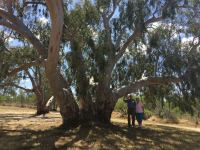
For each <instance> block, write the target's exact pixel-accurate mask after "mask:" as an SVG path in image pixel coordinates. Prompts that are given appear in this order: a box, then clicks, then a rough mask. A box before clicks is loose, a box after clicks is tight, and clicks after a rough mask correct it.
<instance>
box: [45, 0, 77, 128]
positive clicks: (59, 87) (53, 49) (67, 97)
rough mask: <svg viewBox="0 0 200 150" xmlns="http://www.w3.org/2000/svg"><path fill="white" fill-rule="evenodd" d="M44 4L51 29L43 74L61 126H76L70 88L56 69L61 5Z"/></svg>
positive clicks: (61, 14) (74, 107) (49, 0)
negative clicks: (55, 105)
mask: <svg viewBox="0 0 200 150" xmlns="http://www.w3.org/2000/svg"><path fill="white" fill-rule="evenodd" d="M46 3H47V6H48V8H49V11H50V16H51V21H52V28H51V36H50V42H49V48H48V57H47V62H46V67H45V72H46V76H47V79H48V81H49V83H50V87H51V89H52V91H53V95H54V96H55V98H56V100H57V101H58V104H59V107H60V113H61V116H62V118H63V125H64V126H71V125H76V124H77V123H78V122H79V108H78V105H77V103H76V101H75V99H74V97H73V94H72V92H71V89H70V86H69V85H68V83H67V82H66V80H65V79H64V78H63V76H62V75H61V74H60V72H59V71H58V68H57V65H58V60H59V49H60V39H61V35H62V29H63V4H62V1H61V0H56V1H55V0H46Z"/></svg>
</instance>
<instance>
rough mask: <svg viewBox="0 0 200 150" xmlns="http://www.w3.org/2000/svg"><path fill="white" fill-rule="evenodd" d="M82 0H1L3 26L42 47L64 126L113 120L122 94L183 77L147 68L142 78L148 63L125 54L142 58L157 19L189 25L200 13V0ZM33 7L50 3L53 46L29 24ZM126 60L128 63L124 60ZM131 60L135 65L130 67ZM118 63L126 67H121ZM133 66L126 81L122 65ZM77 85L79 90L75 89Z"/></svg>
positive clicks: (51, 42) (42, 55)
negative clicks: (72, 0) (68, 0)
mask: <svg viewBox="0 0 200 150" xmlns="http://www.w3.org/2000/svg"><path fill="white" fill-rule="evenodd" d="M81 2H82V3H77V4H74V3H72V4H69V3H66V1H64V3H63V1H62V0H46V1H39V0H38V1H36V0H34V1H32V0H27V1H23V0H22V1H21V0H19V1H16V0H7V1H1V8H0V17H1V20H0V25H2V26H4V27H7V28H10V29H11V30H13V31H15V32H17V33H18V34H20V36H22V37H24V38H25V39H26V40H28V42H30V43H31V44H32V46H33V47H34V48H35V50H36V51H37V52H38V54H39V56H40V57H39V58H38V60H35V61H34V63H35V64H38V63H44V67H45V73H46V77H47V79H48V81H49V84H50V87H51V89H52V91H53V94H54V96H55V98H56V100H57V102H58V104H59V107H60V113H61V115H62V118H63V124H64V125H66V126H68V125H69V126H71V125H74V124H78V123H80V122H82V121H86V120H95V121H100V122H104V123H109V122H110V117H111V113H112V111H113V109H114V106H115V103H116V102H117V100H118V98H120V97H122V96H124V95H125V94H128V93H132V92H136V91H137V90H139V89H141V88H142V87H144V86H148V85H153V84H168V83H172V82H174V83H176V82H180V78H179V77H178V76H173V75H170V76H166V75H165V76H163V75H164V74H159V76H154V75H153V74H151V73H147V74H146V78H141V76H142V74H143V71H144V70H146V69H148V67H147V66H148V63H147V62H143V61H140V60H137V59H135V58H137V57H134V58H132V61H127V60H130V59H125V60H124V58H126V55H128V54H127V53H135V54H137V55H136V56H138V57H140V55H139V54H140V53H141V52H142V51H144V48H142V47H143V45H145V46H146V47H147V48H148V46H150V45H151V44H152V43H151V40H150V36H148V35H149V34H148V33H149V31H151V28H156V27H155V26H154V25H155V23H163V24H170V23H171V22H173V23H176V24H177V25H179V24H180V23H181V22H183V20H184V23H185V25H184V26H186V27H187V25H189V21H190V19H187V18H188V15H187V14H193V20H195V18H196V17H197V16H198V15H199V11H198V10H199V1H198V0H197V1H195V0H193V1H192V0H191V1H189V0H180V1H175V0H141V1H137V0H91V1H90V0H84V1H81ZM30 6H33V7H35V6H38V7H39V8H37V7H35V9H36V10H38V12H40V11H41V8H42V11H43V10H44V8H48V9H46V10H45V15H44V16H47V19H49V20H50V25H51V34H50V35H49V40H48V41H49V45H48V48H47V47H46V46H45V44H44V43H43V42H41V41H40V40H39V39H40V38H39V37H37V35H35V34H34V32H33V30H32V28H31V26H30V25H28V23H27V18H26V12H30V11H31V10H30V9H28V7H30ZM182 10H184V11H182ZM183 12H187V14H184V13H183ZM36 14H37V13H35V14H32V17H30V18H29V20H33V17H34V15H36ZM48 14H49V15H50V18H48ZM36 17H40V16H36ZM63 25H64V26H63ZM158 37H159V33H158ZM165 42H167V41H165ZM60 45H62V46H63V45H64V46H65V50H64V55H66V62H67V63H66V66H67V70H66V72H65V73H66V74H65V75H64V74H63V71H61V67H60V63H61V62H62V61H60V60H61V55H62V56H63V54H61V53H60V50H61V46H60ZM66 47H67V48H66ZM68 49H69V50H68ZM129 58H130V57H129ZM41 60H42V61H41ZM123 61H125V63H124V64H126V65H123ZM34 63H33V62H29V63H26V64H24V66H26V67H29V66H32V65H34ZM139 63H143V65H144V68H140V66H138V64H139ZM158 63H159V62H158ZM61 65H62V64H61ZM127 65H129V66H132V67H131V68H128V67H127ZM119 67H121V70H122V72H121V71H120V72H118V71H117V69H118V68H119ZM134 67H135V68H134ZM138 67H139V68H138ZM145 68H146V69H145ZM19 69H20V66H19ZM129 69H132V70H134V69H136V70H137V71H138V72H137V73H136V74H131V73H130V74H127V78H126V80H123V79H122V78H123V70H124V72H125V73H126V71H127V70H129ZM121 77H122V78H121ZM72 87H73V88H72ZM72 89H75V93H74V94H73V93H72ZM75 95H76V96H75ZM77 100H78V101H79V103H77Z"/></svg>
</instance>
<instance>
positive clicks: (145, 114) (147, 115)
mask: <svg viewBox="0 0 200 150" xmlns="http://www.w3.org/2000/svg"><path fill="white" fill-rule="evenodd" d="M152 115H153V112H151V111H150V110H148V109H145V110H144V120H146V119H149V118H150V117H151V116H152Z"/></svg>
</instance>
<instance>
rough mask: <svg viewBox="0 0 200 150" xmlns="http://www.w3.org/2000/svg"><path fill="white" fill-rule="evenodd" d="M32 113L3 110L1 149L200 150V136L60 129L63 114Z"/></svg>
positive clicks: (154, 128)
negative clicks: (34, 116) (34, 114)
mask: <svg viewBox="0 0 200 150" xmlns="http://www.w3.org/2000/svg"><path fill="white" fill-rule="evenodd" d="M34 112H35V111H34V110H32V109H27V108H23V109H21V108H20V109H19V108H14V107H13V108H8V107H0V149H1V150H7V149H10V150H12V149H15V150H18V149H19V150H21V149H23V150H25V149H38V150H39V149H48V150H51V149H95V150H96V149H138V150H143V149H167V150H173V149H188V150H189V149H193V150H198V149H199V148H200V143H199V141H200V132H194V131H185V130H182V129H177V128H172V127H165V126H158V125H151V124H146V125H145V126H144V128H143V129H137V128H136V129H134V128H127V127H126V124H124V123H116V122H115V123H114V125H112V126H103V125H102V126H89V125H85V126H79V127H77V128H75V129H71V130H68V131H64V130H61V129H59V128H58V127H59V125H60V124H61V118H60V115H59V113H50V114H48V115H47V116H46V117H45V118H43V117H36V118H33V117H31V115H32V114H33V113H34Z"/></svg>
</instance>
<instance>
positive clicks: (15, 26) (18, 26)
mask: <svg viewBox="0 0 200 150" xmlns="http://www.w3.org/2000/svg"><path fill="white" fill-rule="evenodd" d="M0 17H2V18H3V19H1V21H0V25H3V26H5V27H7V28H10V29H12V30H15V31H16V32H18V33H20V34H22V35H23V36H24V37H25V38H26V39H27V40H28V41H29V42H30V43H31V44H32V45H33V47H34V48H36V49H37V51H38V53H39V54H40V55H41V56H42V57H43V58H46V57H47V50H46V48H45V47H44V46H43V45H42V44H41V42H40V41H39V40H38V39H37V38H36V37H35V35H34V34H33V33H32V32H31V31H30V30H29V29H28V28H27V26H25V24H24V23H23V22H22V21H21V20H19V19H18V18H17V17H16V16H14V15H13V14H10V13H8V12H6V11H5V10H4V9H2V8H0Z"/></svg>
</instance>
